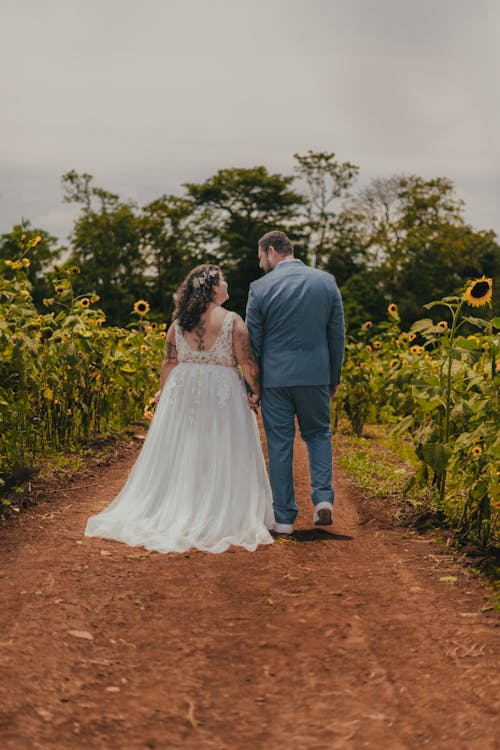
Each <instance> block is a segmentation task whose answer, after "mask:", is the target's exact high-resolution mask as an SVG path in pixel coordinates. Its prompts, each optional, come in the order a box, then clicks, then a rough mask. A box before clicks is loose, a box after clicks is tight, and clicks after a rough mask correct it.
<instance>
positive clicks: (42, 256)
mask: <svg viewBox="0 0 500 750" xmlns="http://www.w3.org/2000/svg"><path fill="white" fill-rule="evenodd" d="M62 251H63V248H62V247H58V246H57V239H56V238H55V237H52V236H51V235H50V234H49V233H48V232H46V231H45V230H43V229H38V228H34V229H31V227H30V222H29V221H24V222H23V223H21V224H16V226H14V228H13V229H12V231H11V232H8V233H7V234H3V235H2V236H1V237H0V260H14V261H15V260H18V259H19V258H22V257H25V258H26V259H27V260H29V266H27V270H26V273H27V280H28V282H29V290H30V294H31V298H32V300H33V302H34V304H35V305H36V307H37V309H38V310H39V311H41V310H42V300H43V298H44V297H47V296H48V295H49V293H50V288H51V285H50V281H49V279H48V277H47V272H48V271H49V270H50V269H51V268H52V267H53V265H54V263H55V262H56V261H58V260H59V258H60V256H61V253H62Z"/></svg>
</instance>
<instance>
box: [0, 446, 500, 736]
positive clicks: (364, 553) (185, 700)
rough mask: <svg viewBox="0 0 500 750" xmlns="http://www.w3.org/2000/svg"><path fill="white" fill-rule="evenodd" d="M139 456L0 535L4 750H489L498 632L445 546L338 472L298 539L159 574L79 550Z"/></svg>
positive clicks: (132, 551) (136, 554)
mask: <svg viewBox="0 0 500 750" xmlns="http://www.w3.org/2000/svg"><path fill="white" fill-rule="evenodd" d="M136 451H137V445H135V446H134V447H133V449H131V448H130V447H129V449H128V450H127V449H124V451H123V455H122V457H121V458H120V459H119V460H117V461H116V462H114V463H112V464H111V465H109V466H107V467H101V468H96V467H94V469H93V470H92V473H89V472H87V473H86V474H84V475H83V478H82V476H80V477H79V478H78V477H76V478H75V479H74V480H73V481H71V482H67V483H65V484H64V486H60V487H59V488H58V489H57V491H56V492H54V493H52V494H51V495H48V496H47V500H46V502H40V503H39V504H38V505H37V506H36V507H34V508H32V509H30V510H29V511H27V512H25V513H23V514H22V515H21V516H20V517H19V518H16V519H15V521H12V522H10V523H9V524H7V526H5V527H4V528H3V529H2V530H0V584H1V605H2V606H1V611H0V628H1V630H0V646H1V648H0V747H1V748H2V750H25V749H26V750H69V749H70V748H71V750H73V749H74V750H78V749H79V748H82V749H83V748H85V749H86V750H101V749H102V750H104V749H106V750H115V749H119V750H139V748H141V749H142V748H145V749H147V748H151V749H154V748H156V749H157V750H167V749H168V750H171V749H174V748H186V749H188V750H189V749H192V750H195V749H196V750H200V749H204V748H214V750H246V749H247V748H248V749H249V750H250V748H252V750H254V749H257V750H260V748H262V749H264V748H269V747H272V748H277V750H309V749H311V750H313V749H314V750H336V749H337V748H338V749H339V750H343V748H346V749H348V750H349V749H351V748H352V749H353V750H358V749H359V748H370V750H379V749H380V750H382V749H383V750H393V749H394V750H396V749H397V750H399V749H400V748H410V749H413V748H419V749H420V748H421V747H429V748H432V750H440V749H441V748H450V749H451V748H453V750H461V749H462V748H463V750H476V748H477V750H490V749H491V750H493V748H494V747H496V745H495V729H496V730H498V729H499V726H498V708H499V694H500V691H499V689H498V671H497V667H498V653H499V638H498V635H499V630H498V620H497V619H496V618H495V616H494V615H493V613H492V612H491V611H490V612H488V611H483V608H484V605H485V604H486V603H487V598H486V590H485V588H484V586H482V585H481V584H480V582H478V581H477V580H476V579H475V578H474V577H473V576H472V575H471V573H470V572H469V571H468V570H467V569H466V568H465V567H463V566H462V565H461V564H460V563H459V562H456V561H455V560H454V559H453V558H452V557H451V556H450V555H447V554H444V553H443V552H441V551H440V550H439V549H438V547H436V545H435V544H433V543H432V541H430V540H428V539H427V538H423V537H419V536H417V535H414V534H412V533H411V532H408V531H405V530H401V529H396V530H395V529H391V528H389V527H387V526H384V524H383V523H382V522H381V521H380V520H375V518H373V519H372V520H371V521H368V522H367V521H366V515H365V513H363V518H364V520H363V521H360V516H359V514H358V510H357V507H358V503H359V502H360V501H359V500H357V499H356V496H355V492H354V491H353V490H352V488H350V487H349V486H348V484H347V482H346V481H345V479H343V478H342V476H341V475H340V471H339V469H337V470H336V486H337V498H336V506H335V523H334V526H333V527H332V530H328V529H327V530H314V528H313V526H312V509H311V505H310V501H309V499H308V498H309V491H308V475H307V457H306V451H305V448H304V446H303V444H302V443H301V442H297V449H296V484H297V490H298V501H299V504H300V506H301V513H300V516H299V523H298V525H297V529H298V532H297V535H296V536H297V539H296V540H295V541H284V542H282V541H278V542H276V543H275V544H273V545H272V546H269V547H263V548H260V549H258V550H257V552H255V553H249V552H246V551H244V550H241V549H234V548H233V549H231V550H229V551H228V552H226V553H224V554H221V555H210V554H209V553H202V552H196V551H193V552H190V553H189V554H184V555H182V554H181V555H175V554H173V555H160V554H157V553H150V552H146V551H144V550H143V549H140V548H131V547H127V546H125V545H122V544H119V543H117V542H110V541H103V540H99V539H87V538H84V537H83V535H82V534H83V529H84V526H85V522H86V519H87V517H88V516H89V515H91V514H92V513H95V512H96V511H98V510H100V509H102V508H103V507H104V506H105V505H107V503H108V502H109V501H110V500H111V499H112V498H113V497H114V496H115V495H116V494H117V492H118V490H119V489H120V487H121V486H122V484H123V482H124V479H125V477H126V474H127V472H128V470H129V469H130V467H131V465H132V463H133V461H134V458H135V455H136Z"/></svg>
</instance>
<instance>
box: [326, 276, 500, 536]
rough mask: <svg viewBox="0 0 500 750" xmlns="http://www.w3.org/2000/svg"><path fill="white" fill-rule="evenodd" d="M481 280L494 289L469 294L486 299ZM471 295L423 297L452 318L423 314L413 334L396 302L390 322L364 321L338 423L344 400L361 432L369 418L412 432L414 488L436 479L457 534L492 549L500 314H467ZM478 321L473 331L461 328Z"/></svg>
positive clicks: (499, 490)
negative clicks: (404, 325) (431, 299)
mask: <svg viewBox="0 0 500 750" xmlns="http://www.w3.org/2000/svg"><path fill="white" fill-rule="evenodd" d="M478 281H480V282H481V284H483V285H484V286H488V285H489V290H490V291H488V293H487V294H486V295H485V297H484V299H483V300H481V299H479V300H477V299H476V300H474V298H473V297H472V301H473V302H474V301H475V304H476V306H481V305H483V304H485V303H486V302H487V301H488V299H487V298H488V297H489V296H490V294H491V283H490V282H488V281H487V280H478ZM474 283H477V282H472V284H474ZM469 289H470V287H469ZM468 302H471V296H470V294H469V293H468V291H466V292H465V293H464V294H462V295H461V296H454V297H446V298H444V299H443V300H439V301H437V302H434V303H430V304H429V305H426V307H428V308H429V309H431V310H434V309H435V308H439V307H441V308H442V307H444V309H445V310H446V311H447V314H448V315H447V317H448V320H449V323H448V321H447V320H441V321H438V323H435V322H434V321H433V319H432V318H424V319H421V320H419V321H417V322H415V323H414V324H413V326H412V329H411V331H410V332H409V333H406V332H402V331H401V329H400V324H399V314H398V310H397V307H396V305H391V306H390V307H389V320H388V321H387V322H384V323H380V324H378V325H376V326H374V325H373V324H372V323H371V322H370V321H367V322H365V324H364V325H363V326H362V327H361V328H360V329H359V330H358V331H357V333H356V334H355V335H353V336H350V337H349V338H348V343H347V362H346V366H345V368H344V374H343V383H342V385H341V388H340V390H339V394H338V398H337V402H338V403H337V407H336V408H337V421H338V418H339V412H340V410H341V408H343V409H344V410H345V412H346V413H347V415H348V417H349V419H350V421H351V424H352V428H353V432H354V433H355V434H356V435H360V434H361V431H362V423H363V418H364V419H365V420H366V419H369V420H370V421H372V422H379V423H393V424H395V427H394V432H395V434H401V435H410V436H411V439H412V441H413V443H414V446H415V453H416V458H417V459H418V467H417V470H416V473H415V477H414V478H413V479H412V480H411V482H410V483H409V486H411V485H412V484H415V483H419V484H420V485H426V484H427V483H429V482H430V483H432V485H433V486H434V487H435V488H436V491H437V502H438V509H439V511H440V512H444V513H445V514H446V515H447V517H448V519H449V520H450V522H451V523H452V524H453V525H454V526H455V528H456V530H457V535H458V536H459V537H460V538H462V539H466V538H467V539H471V540H473V541H475V542H476V543H477V544H479V545H480V546H483V547H486V546H488V545H491V544H495V543H496V542H497V538H498V537H497V534H498V523H499V519H500V482H499V476H500V473H499V464H500V461H499V458H500V438H499V434H500V431H499V427H500V417H499V403H498V386H499V385H500V373H499V369H500V360H499V352H500V346H499V341H498V337H497V336H495V334H494V331H495V329H498V324H499V323H500V319H498V318H495V319H493V320H492V321H488V320H485V319H483V318H479V317H476V316H471V315H468V314H466V313H467V307H468V306H467V303H468ZM472 326H473V327H474V328H475V329H476V331H477V333H476V334H471V335H464V331H465V333H466V332H467V330H468V329H470V327H472ZM417 342H420V343H417ZM353 404H354V408H353Z"/></svg>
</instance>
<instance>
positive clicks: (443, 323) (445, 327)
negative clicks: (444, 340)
mask: <svg viewBox="0 0 500 750" xmlns="http://www.w3.org/2000/svg"><path fill="white" fill-rule="evenodd" d="M437 327H438V328H440V329H441V330H442V331H447V330H448V323H447V322H446V320H440V321H439V323H438V324H437Z"/></svg>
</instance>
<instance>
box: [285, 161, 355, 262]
mask: <svg viewBox="0 0 500 750" xmlns="http://www.w3.org/2000/svg"><path fill="white" fill-rule="evenodd" d="M294 158H295V160H296V161H297V167H296V172H297V175H298V177H299V179H303V180H305V182H306V184H307V188H308V195H307V200H306V204H305V223H304V230H305V234H306V236H307V257H308V260H309V262H310V264H311V265H312V266H316V265H320V266H324V265H328V264H329V263H330V264H331V260H332V255H334V254H335V255H336V256H337V257H339V255H340V254H339V252H338V247H337V248H336V240H338V238H339V236H340V235H339V227H338V226H337V224H338V221H339V211H338V210H337V209H336V206H335V204H336V203H338V202H339V201H341V200H342V199H345V198H346V197H347V196H348V195H349V189H350V188H351V186H352V185H353V183H354V180H355V179H356V177H357V174H358V172H359V167H358V166H356V164H352V163H351V162H348V161H345V162H339V161H337V159H336V158H335V153H333V152H326V151H311V150H309V151H308V152H307V154H304V155H300V154H294ZM343 252H344V253H349V247H348V246H346V245H344V246H343ZM340 262H341V264H342V263H346V264H347V265H349V261H348V260H346V261H342V260H341V261H340Z"/></svg>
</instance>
